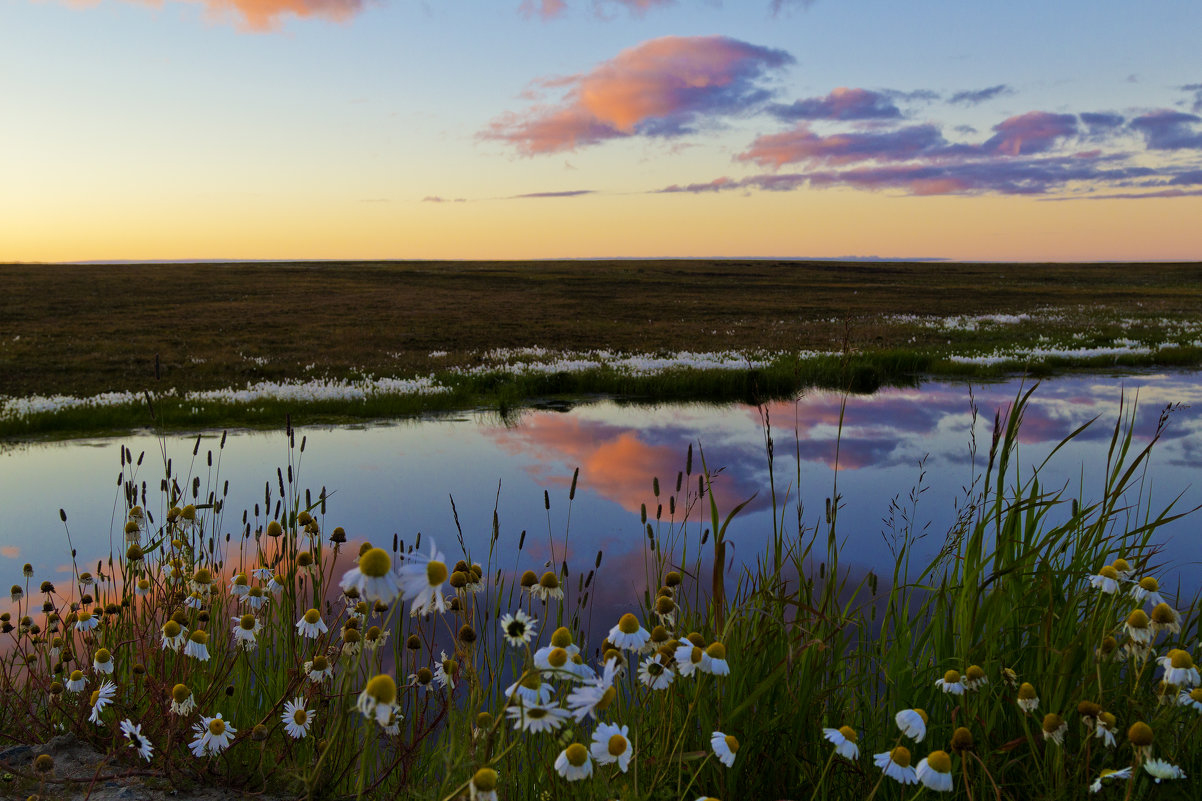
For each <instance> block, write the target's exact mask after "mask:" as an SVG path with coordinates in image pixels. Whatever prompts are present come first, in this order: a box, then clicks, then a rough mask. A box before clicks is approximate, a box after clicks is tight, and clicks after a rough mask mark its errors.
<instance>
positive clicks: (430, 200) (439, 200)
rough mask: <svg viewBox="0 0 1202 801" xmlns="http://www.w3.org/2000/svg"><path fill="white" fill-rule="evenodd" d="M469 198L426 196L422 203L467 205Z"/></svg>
mask: <svg viewBox="0 0 1202 801" xmlns="http://www.w3.org/2000/svg"><path fill="white" fill-rule="evenodd" d="M466 202H467V198H462V197H457V198H449V197H441V196H439V195H426V196H425V197H424V198H422V203H466Z"/></svg>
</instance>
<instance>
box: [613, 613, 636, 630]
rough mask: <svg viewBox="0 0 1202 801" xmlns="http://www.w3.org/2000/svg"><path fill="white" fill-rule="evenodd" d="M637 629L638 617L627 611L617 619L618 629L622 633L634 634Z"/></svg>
mask: <svg viewBox="0 0 1202 801" xmlns="http://www.w3.org/2000/svg"><path fill="white" fill-rule="evenodd" d="M638 630H639V619H638V618H637V617H635V616H634V615H632V614H630V613H629V612H627V613H626V614H624V615H622V617H621V618H619V619H618V631H620V632H622V633H623V634H634V633H635V632H636V631H638Z"/></svg>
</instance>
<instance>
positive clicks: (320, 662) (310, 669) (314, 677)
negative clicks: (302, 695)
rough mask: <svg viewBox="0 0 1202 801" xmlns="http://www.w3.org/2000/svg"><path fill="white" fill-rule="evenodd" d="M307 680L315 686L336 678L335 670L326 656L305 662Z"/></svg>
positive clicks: (319, 656)
mask: <svg viewBox="0 0 1202 801" xmlns="http://www.w3.org/2000/svg"><path fill="white" fill-rule="evenodd" d="M304 668H305V678H307V679H308V680H309V681H310V682H312V683H313V684H321V683H322V682H323V681H328V680H329V679H332V678H333V677H334V668H333V666H331V665H330V663H329V660H328V659H326V658H325V657H324V656H321V655H318V656H315V657H313V659H311V660H310V661H308V662H305V665H304Z"/></svg>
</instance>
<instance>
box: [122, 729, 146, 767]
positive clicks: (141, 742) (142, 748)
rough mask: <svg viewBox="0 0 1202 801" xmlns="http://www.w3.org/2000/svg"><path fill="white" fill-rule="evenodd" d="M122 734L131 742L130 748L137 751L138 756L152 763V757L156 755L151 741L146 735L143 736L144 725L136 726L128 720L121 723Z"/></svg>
mask: <svg viewBox="0 0 1202 801" xmlns="http://www.w3.org/2000/svg"><path fill="white" fill-rule="evenodd" d="M121 733H122V734H124V735H125V738H126V739H127V740H129V747H130V748H133V749H136V750H137V752H138V756H140V757H142V758H143V759H145V760H146V761H147V762H149V761H150V757H151V755H152V754H154V746H153V745H151V744H150V740H148V739H146V735H144V734H142V724H141V723H138V724H135V723H134V722H133V721H131V720H129V719H128V718H127V719H125V720H123V721H121Z"/></svg>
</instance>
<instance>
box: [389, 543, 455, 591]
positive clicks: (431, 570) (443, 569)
mask: <svg viewBox="0 0 1202 801" xmlns="http://www.w3.org/2000/svg"><path fill="white" fill-rule="evenodd" d="M380 553H383V551H381V552H380ZM446 580H447V566H446V565H444V564H443V563H442V562H435V561H433V560H431V561H430V562H429V563H427V564H426V581H427V582H429V584H430V586H431V587H437V586H438V585H440V584H442V583H443V582H444V581H446Z"/></svg>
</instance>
